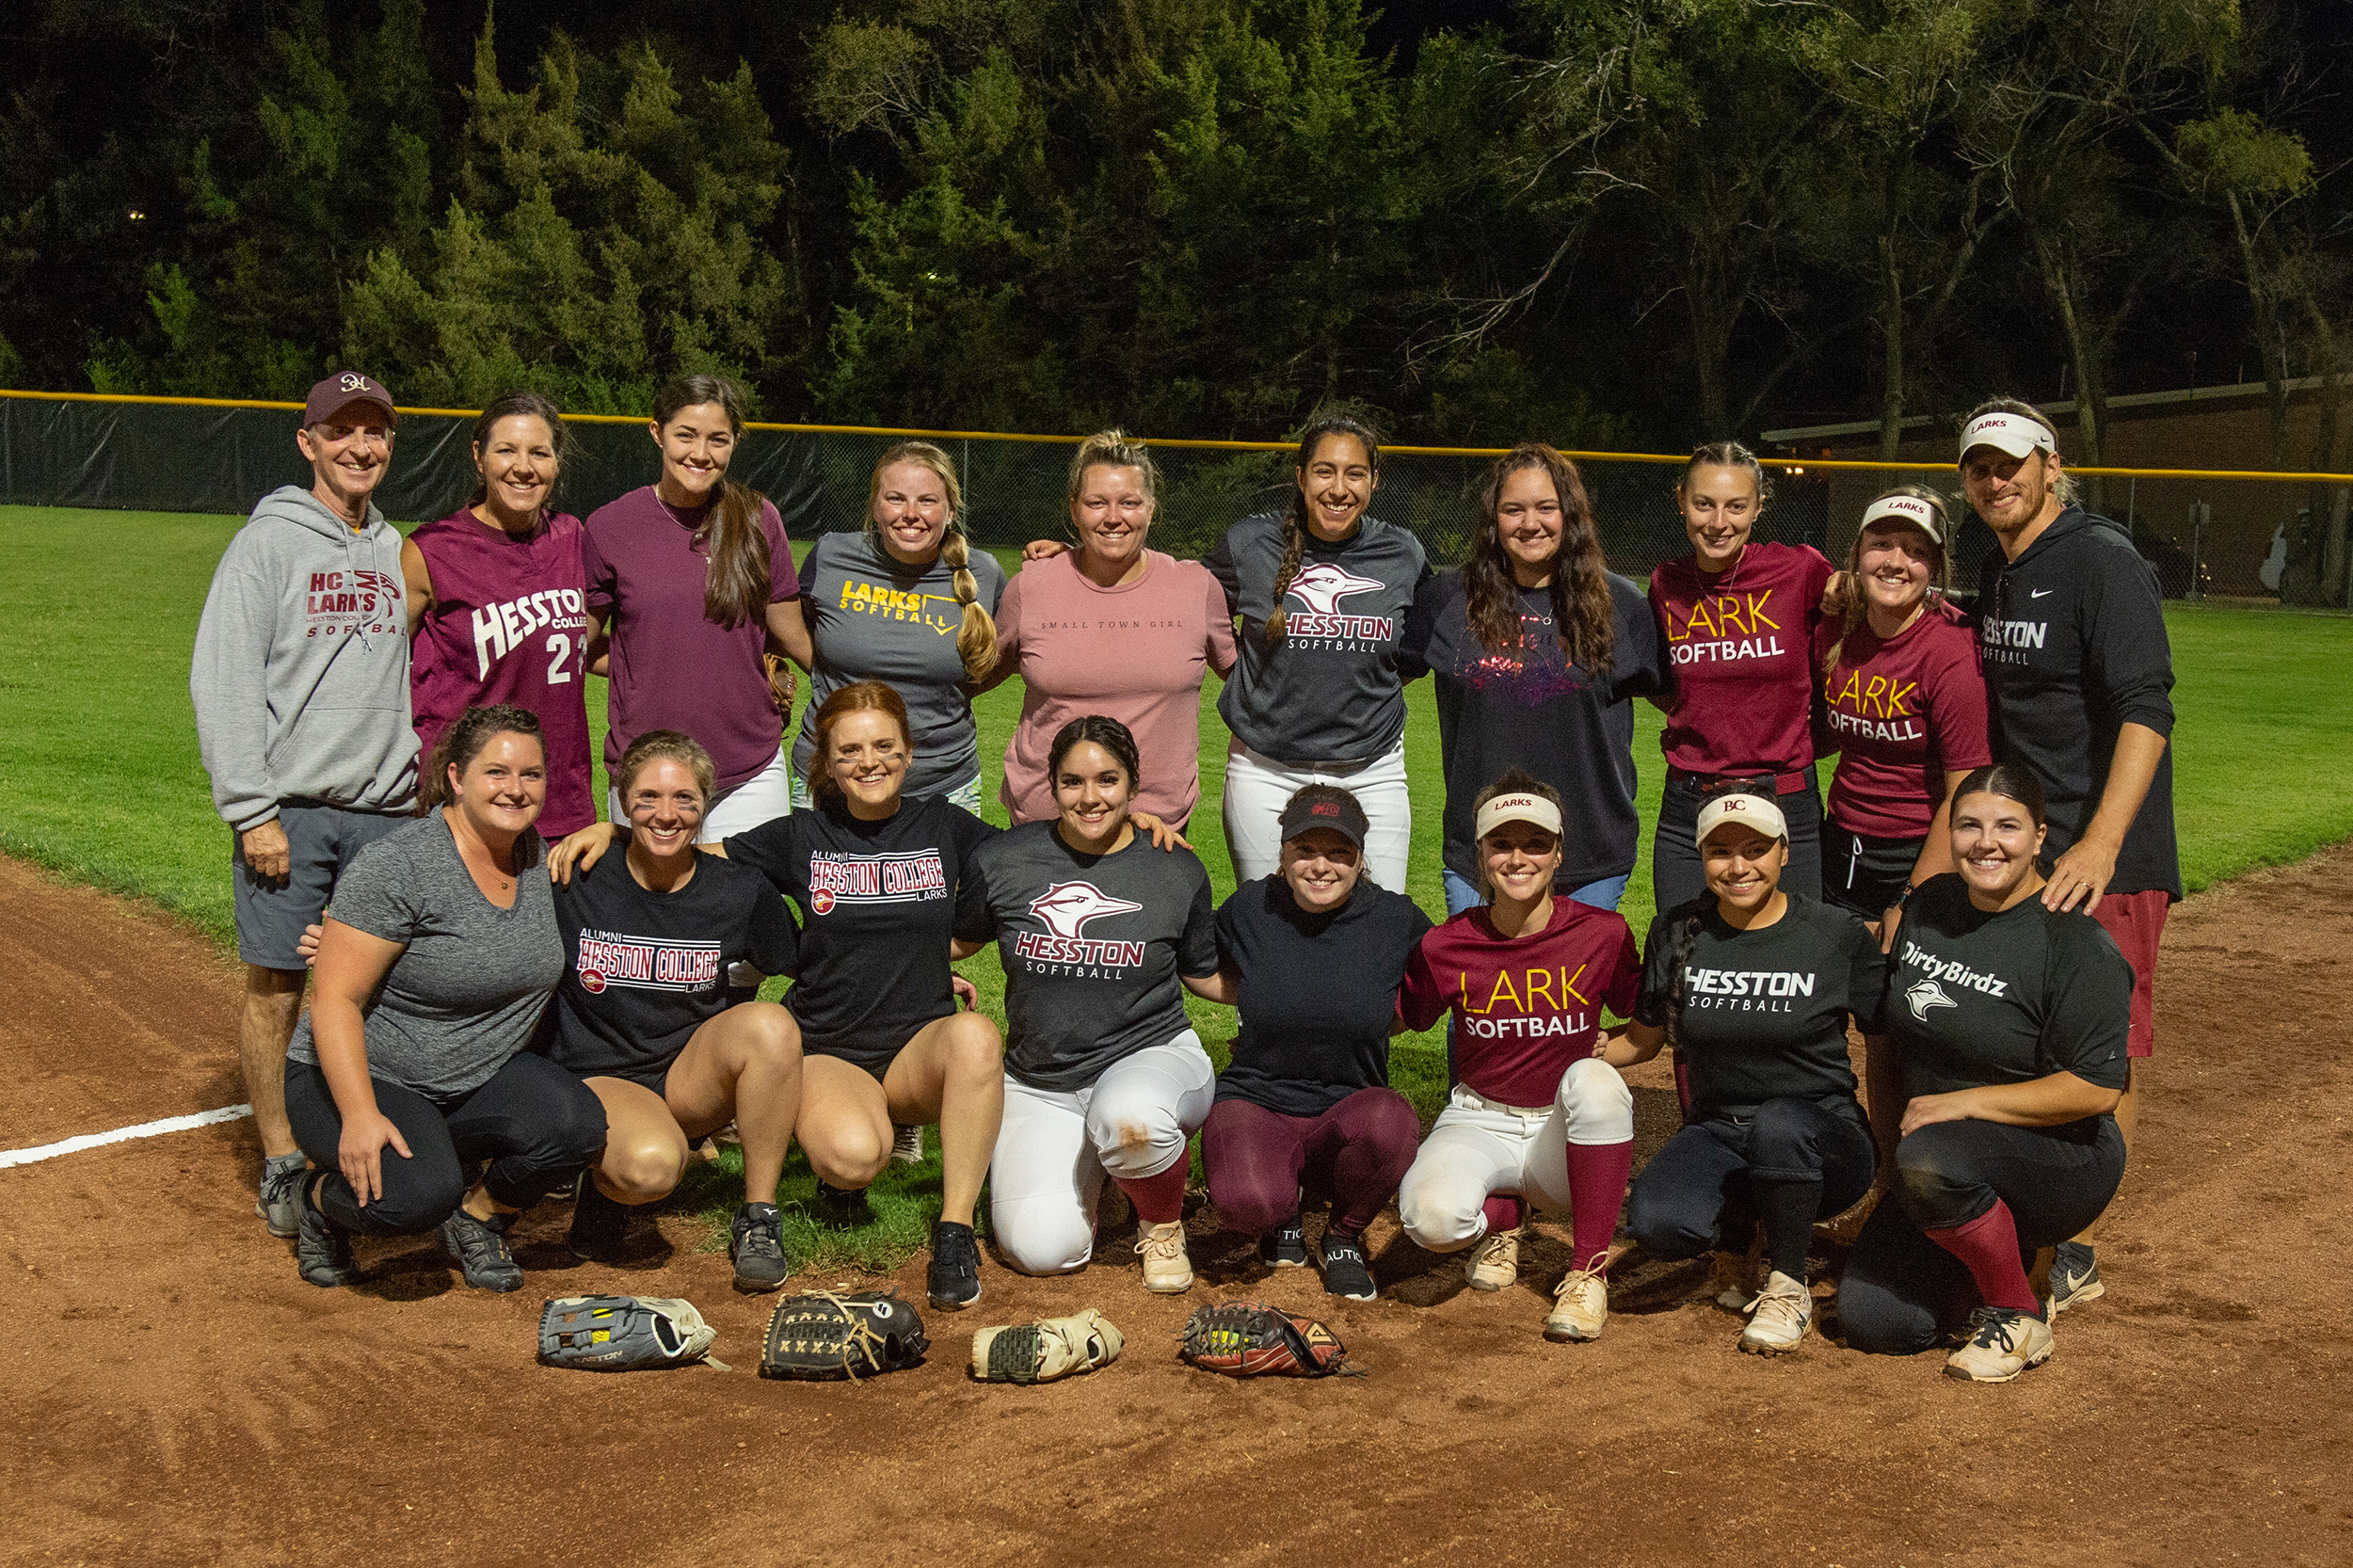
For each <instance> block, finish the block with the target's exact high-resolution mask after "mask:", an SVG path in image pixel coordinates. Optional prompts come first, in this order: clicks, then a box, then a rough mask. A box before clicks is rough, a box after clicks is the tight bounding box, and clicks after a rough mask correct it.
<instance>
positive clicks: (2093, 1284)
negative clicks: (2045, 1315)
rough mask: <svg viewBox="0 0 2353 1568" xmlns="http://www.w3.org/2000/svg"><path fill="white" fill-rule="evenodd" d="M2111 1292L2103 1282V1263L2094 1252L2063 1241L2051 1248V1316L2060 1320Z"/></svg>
mask: <svg viewBox="0 0 2353 1568" xmlns="http://www.w3.org/2000/svg"><path fill="white" fill-rule="evenodd" d="M2107 1293H2108V1288H2107V1287H2106V1286H2105V1285H2103V1284H2101V1283H2100V1264H2099V1262H2098V1260H2097V1259H2095V1258H2094V1257H2093V1256H2092V1255H2091V1249H2090V1248H2089V1246H2086V1245H2085V1244H2084V1243H2083V1242H2081V1241H2061V1242H2060V1243H2059V1244H2058V1245H2057V1246H2056V1247H2053V1248H2052V1249H2051V1305H2050V1309H2049V1310H2050V1316H2052V1317H2054V1318H2056V1317H2057V1316H2058V1315H2059V1314H2060V1313H2062V1312H2064V1311H2066V1310H2067V1309H2068V1308H2069V1307H2071V1306H2081V1305H2083V1304H2085V1303H2086V1302H2096V1301H2098V1300H2099V1299H2100V1298H2101V1297H2102V1296H2105V1295H2106V1294H2107Z"/></svg>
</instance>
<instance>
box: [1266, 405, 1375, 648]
mask: <svg viewBox="0 0 2353 1568" xmlns="http://www.w3.org/2000/svg"><path fill="white" fill-rule="evenodd" d="M1327 436H1353V437H1354V438H1355V439H1356V440H1357V441H1358V442H1359V443H1360V444H1361V445H1362V446H1363V447H1364V449H1365V460H1366V461H1367V462H1368V463H1369V464H1371V465H1372V472H1373V476H1374V477H1375V478H1378V477H1379V476H1380V473H1381V438H1380V437H1379V436H1377V435H1375V434H1373V430H1372V426H1371V425H1369V424H1366V423H1365V422H1364V421H1363V420H1360V419H1355V418H1352V417H1351V416H1349V415H1347V414H1326V415H1324V416H1323V417H1322V418H1321V419H1319V420H1317V421H1316V422H1315V423H1314V424H1310V425H1308V426H1307V428H1306V430H1305V432H1304V433H1303V434H1302V435H1301V436H1300V438H1299V458H1298V462H1297V464H1296V468H1297V472H1298V473H1299V474H1300V475H1302V476H1305V473H1306V472H1307V465H1308V464H1309V463H1312V462H1314V461H1315V458H1316V448H1317V447H1319V446H1321V445H1322V444H1323V440H1324V438H1325V437H1327ZM1306 552H1307V492H1306V489H1305V488H1304V487H1303V486H1302V485H1299V484H1293V485H1292V486H1291V500H1290V506H1289V509H1288V510H1287V511H1285V513H1284V514H1283V560H1282V564H1281V565H1279V566H1277V567H1276V568H1274V608H1273V610H1272V611H1270V612H1269V613H1268V615H1267V618H1266V642H1267V646H1268V647H1269V648H1273V647H1274V646H1275V645H1276V644H1278V643H1280V642H1281V641H1282V640H1283V627H1284V624H1285V623H1286V622H1287V621H1288V620H1289V618H1290V613H1289V611H1287V610H1285V609H1284V608H1283V599H1284V596H1285V595H1287V594H1289V592H1290V591H1291V583H1292V582H1293V580H1294V579H1296V578H1297V577H1298V576H1299V563H1300V560H1301V558H1302V557H1304V556H1305V554H1306Z"/></svg>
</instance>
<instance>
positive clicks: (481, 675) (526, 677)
mask: <svg viewBox="0 0 2353 1568" xmlns="http://www.w3.org/2000/svg"><path fill="white" fill-rule="evenodd" d="M582 536H583V535H582V530H581V524H580V520H579V519H578V518H576V517H573V516H572V515H571V514H569V513H568V512H558V513H556V514H555V515H554V516H553V517H551V518H547V519H545V520H542V521H541V522H540V524H539V526H538V527H537V528H536V529H535V530H533V531H532V532H531V533H530V534H529V535H526V536H521V537H518V536H515V535H512V534H509V533H507V532H506V530H504V529H503V528H496V527H493V526H491V525H490V524H489V523H487V522H484V521H483V520H481V519H479V518H477V517H475V516H474V515H473V512H472V509H471V508H469V509H467V510H463V511H458V512H454V513H452V514H451V515H450V516H448V517H445V518H443V519H441V520H440V521H438V522H428V523H426V524H425V525H424V527H422V528H420V529H418V530H417V531H416V532H415V533H413V534H411V535H409V536H408V538H409V542H410V543H412V544H414V545H415V546H416V547H417V549H418V550H420V551H422V552H424V568H425V572H426V574H427V575H428V576H429V577H430V578H431V579H432V581H433V607H432V608H431V609H429V610H427V611H426V612H425V614H424V621H423V622H421V623H420V624H419V625H418V627H417V635H416V639H415V641H414V642H413V643H412V644H411V645H410V647H409V650H408V703H409V707H410V710H411V713H412V716H413V718H414V719H415V722H416V727H417V744H418V745H419V746H421V747H423V748H424V752H425V754H426V755H428V756H429V755H431V753H432V750H433V743H434V742H435V741H436V740H437V739H439V738H440V733H441V731H442V730H444V729H446V728H449V726H450V722H451V721H452V720H454V719H456V717H457V715H458V714H460V713H462V712H465V711H466V710H467V709H468V708H469V707H471V706H472V705H473V704H475V703H477V702H483V703H488V702H511V703H513V704H515V705H516V706H517V707H519V708H523V709H526V710H528V711H529V712H532V713H534V714H536V715H537V717H538V720H539V728H540V732H541V734H542V736H543V738H544V739H545V740H546V742H547V749H548V803H547V806H546V808H544V809H542V810H541V811H540V813H539V832H540V834H541V836H542V837H544V838H546V839H548V840H556V839H560V838H562V837H563V836H564V835H565V834H567V833H576V832H578V831H579V830H580V829H582V828H584V827H586V826H587V825H588V824H591V823H593V822H595V821H596V820H597V803H596V801H595V800H594V798H592V797H593V793H594V789H593V785H592V783H591V779H592V778H593V774H592V773H591V771H590V768H589V765H588V709H587V705H586V701H585V699H584V696H583V695H582V664H581V651H582V649H583V648H584V647H585V646H586V644H587V641H588V616H587V613H586V608H585V604H584V594H585V592H586V583H585V581H584V578H583V576H582V569H581V562H580V548H581V539H582Z"/></svg>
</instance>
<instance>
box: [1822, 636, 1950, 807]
mask: <svg viewBox="0 0 2353 1568" xmlns="http://www.w3.org/2000/svg"><path fill="white" fill-rule="evenodd" d="M1837 641H1838V624H1837V622H1835V621H1825V622H1824V623H1823V624H1822V625H1821V626H1820V627H1819V628H1818V629H1817V631H1816V632H1815V634H1814V642H1815V659H1816V662H1817V664H1822V665H1823V666H1825V667H1824V669H1823V674H1822V697H1823V700H1824V701H1825V702H1827V703H1828V704H1829V707H1828V709H1827V710H1826V711H1825V712H1823V714H1822V716H1821V726H1822V728H1821V734H1820V739H1821V742H1822V745H1821V749H1822V750H1824V751H1836V752H1839V753H1840V756H1839V759H1838V771H1837V772H1836V773H1834V774H1833V775H1832V776H1831V781H1830V819H1831V821H1832V822H1833V823H1836V824H1838V825H1839V826H1841V827H1843V828H1845V829H1846V830H1847V831H1848V832H1849V833H1860V834H1862V835H1863V836H1864V837H1865V838H1866V839H1917V838H1920V837H1921V836H1922V835H1924V834H1926V833H1927V832H1928V830H1929V824H1930V823H1932V822H1934V821H1935V820H1936V808H1937V807H1939V806H1940V805H1942V804H1943V803H1944V800H1945V774H1947V773H1950V772H1952V771H1954V770H1956V769H1958V770H1961V771H1962V772H1966V771H1967V770H1968V769H1971V768H1976V767H1982V766H1984V765H1985V764H1986V763H1988V762H1990V761H1992V760H1993V748H1992V747H1991V745H1990V744H1988V742H1987V729H1986V719H1985V680H1984V678H1983V677H1981V676H1980V675H1978V673H1977V637H1976V635H1975V634H1974V633H1973V632H1971V631H1970V629H1969V621H1968V618H1967V617H1966V616H1963V615H1962V614H1961V612H1960V611H1959V610H1957V609H1955V608H1954V607H1953V605H1952V602H1951V601H1950V600H1945V599H1938V600H1933V601H1932V602H1930V604H1929V607H1928V608H1927V609H1926V610H1924V611H1922V612H1921V615H1920V618H1919V619H1917V620H1915V621H1913V623H1912V624H1911V625H1910V626H1907V627H1905V628H1904V629H1903V630H1902V631H1901V632H1897V633H1896V635H1895V636H1893V637H1890V638H1888V639H1887V640H1886V641H1884V642H1882V641H1881V640H1880V638H1879V636H1878V635H1877V634H1876V633H1874V632H1872V630H1871V628H1870V626H1869V625H1868V623H1865V625H1862V626H1858V627H1856V628H1855V629H1854V631H1853V632H1849V634H1848V636H1847V640H1846V642H1845V643H1844V644H1843V645H1842V646H1841V647H1840V648H1839V649H1838V658H1837V662H1836V663H1835V664H1833V663H1832V662H1831V645H1832V644H1833V643H1835V642H1837Z"/></svg>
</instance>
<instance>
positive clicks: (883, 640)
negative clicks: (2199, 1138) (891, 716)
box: [792, 533, 1005, 796]
mask: <svg viewBox="0 0 2353 1568" xmlns="http://www.w3.org/2000/svg"><path fill="white" fill-rule="evenodd" d="M971 565H972V583H973V586H974V587H975V588H977V589H978V590H979V602H980V606H981V608H982V609H984V610H986V611H987V612H988V613H989V614H990V615H992V616H994V615H995V614H996V613H997V603H998V600H1000V599H1002V598H1003V597H1004V593H1005V568H1002V567H1000V566H999V565H998V564H997V559H996V557H995V556H993V555H990V554H987V553H986V552H983V551H978V550H976V551H974V552H972V563H971ZM801 608H802V611H803V613H804V614H805V615H806V616H808V630H809V636H810V639H811V640H812V641H813V642H814V643H815V644H816V649H817V666H816V668H815V670H813V671H812V672H811V674H810V676H809V693H808V709H807V710H806V711H805V712H803V713H802V715H801V732H800V735H799V736H798V738H796V739H795V740H794V741H793V743H792V771H793V773H794V774H796V775H799V776H807V774H808V759H809V754H810V752H812V751H814V750H815V749H816V744H817V731H816V729H815V728H814V726H815V721H816V717H817V710H818V708H819V707H820V706H822V705H823V704H824V700H825V698H827V697H829V696H832V695H833V694H834V693H835V692H836V691H837V690H839V689H840V688H841V687H843V686H847V685H849V684H851V683H852V682H853V681H858V680H881V681H887V682H888V684H889V685H890V686H891V688H892V689H893V690H895V691H896V692H898V694H899V696H900V698H901V700H903V701H904V702H905V703H906V705H907V723H908V724H909V725H910V726H911V727H912V728H913V729H914V731H915V733H914V735H913V736H912V737H910V739H912V740H913V742H914V743H915V761H914V764H913V766H911V767H909V768H908V769H907V778H906V784H905V785H904V791H905V793H907V794H908V795H909V796H922V795H941V794H946V793H947V792H949V791H950V790H952V789H954V788H956V787H957V786H958V785H960V784H963V783H965V782H967V781H968V780H969V779H971V778H972V777H973V776H976V775H978V774H979V773H980V771H981V752H980V745H979V742H978V737H977V734H976V732H975V731H974V729H973V727H972V702H971V699H970V698H969V697H968V696H966V695H965V691H964V661H963V659H962V658H960V657H959V656H958V655H957V653H956V632H958V631H959V630H960V629H961V628H962V627H963V625H964V606H963V605H961V604H959V603H957V602H956V588H955V574H954V573H953V572H952V571H950V570H949V569H948V564H947V563H946V562H945V561H934V562H933V563H932V564H931V565H930V566H928V567H924V568H913V567H908V566H904V565H903V564H901V563H900V562H899V561H897V560H894V559H893V558H892V557H891V555H890V553H889V552H888V551H885V550H884V549H882V547H881V546H879V545H877V544H875V543H874V541H873V540H872V539H870V538H869V537H867V536H866V535H865V534H864V533H856V534H826V535H824V536H820V537H819V539H818V540H817V542H816V543H815V544H814V545H812V546H810V547H809V552H808V560H806V561H804V562H803V563H802V564H801Z"/></svg>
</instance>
